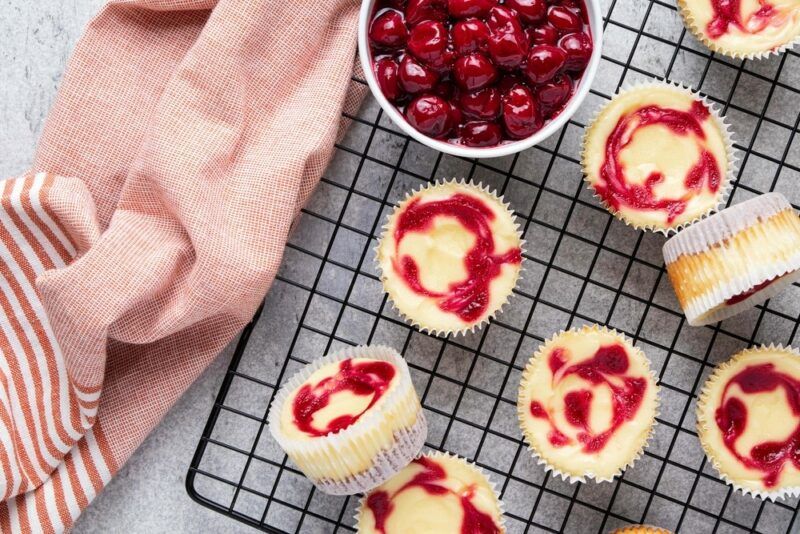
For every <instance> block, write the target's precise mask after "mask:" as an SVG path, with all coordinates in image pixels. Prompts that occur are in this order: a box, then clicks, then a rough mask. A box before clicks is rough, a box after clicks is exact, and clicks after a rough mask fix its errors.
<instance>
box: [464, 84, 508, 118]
mask: <svg viewBox="0 0 800 534" xmlns="http://www.w3.org/2000/svg"><path fill="white" fill-rule="evenodd" d="M458 103H459V105H460V106H461V109H462V110H463V111H464V113H465V114H466V115H468V116H470V117H474V118H476V119H485V120H492V119H495V118H497V116H498V115H499V114H500V91H498V90H497V89H496V88H494V87H487V88H485V89H481V90H480V91H474V92H472V93H462V94H461V97H460V98H459V100H458Z"/></svg>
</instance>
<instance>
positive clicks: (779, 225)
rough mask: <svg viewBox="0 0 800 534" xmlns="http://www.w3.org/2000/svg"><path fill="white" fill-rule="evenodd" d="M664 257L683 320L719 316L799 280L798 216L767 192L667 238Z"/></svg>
mask: <svg viewBox="0 0 800 534" xmlns="http://www.w3.org/2000/svg"><path fill="white" fill-rule="evenodd" d="M664 261H665V262H666V265H667V273H668V274H669V279H670V281H671V282H672V287H673V289H674V290H675V295H676V296H677V297H678V302H679V303H680V305H681V308H682V309H683V312H684V313H685V314H686V319H687V321H688V322H689V324H690V325H693V326H700V325H705V324H711V323H715V322H717V321H722V320H723V319H727V318H729V317H733V316H734V315H736V314H738V313H740V312H742V311H744V310H746V309H749V308H751V307H753V306H755V305H757V304H760V303H762V302H764V301H765V300H767V299H768V298H770V297H772V296H774V295H775V294H777V293H778V292H779V291H781V290H782V289H783V288H785V287H786V286H788V285H790V284H791V283H793V282H794V281H796V280H798V279H800V218H799V217H798V216H797V214H796V213H795V211H794V209H793V208H792V205H791V204H789V202H788V201H787V200H786V199H785V198H784V197H783V196H782V195H781V194H780V193H767V194H765V195H761V196H758V197H755V198H752V199H750V200H748V201H745V202H742V203H740V204H736V205H735V206H732V207H730V208H728V209H725V210H722V211H721V212H719V213H717V214H715V215H712V216H711V217H709V218H707V219H705V220H703V221H700V222H698V223H697V224H694V225H692V226H690V227H689V228H686V229H685V230H683V231H682V232H680V233H679V234H678V235H676V236H674V237H672V238H671V239H670V240H669V241H667V242H666V243H665V244H664Z"/></svg>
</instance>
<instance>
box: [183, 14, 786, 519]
mask: <svg viewBox="0 0 800 534" xmlns="http://www.w3.org/2000/svg"><path fill="white" fill-rule="evenodd" d="M603 3H604V11H605V13H606V17H605V47H604V51H603V60H602V64H601V66H600V69H599V72H598V76H597V79H596V81H595V83H594V85H593V88H592V92H591V94H590V96H589V97H588V99H587V100H586V102H585V104H584V105H583V107H582V109H581V111H579V113H578V114H577V115H576V116H575V117H574V118H573V120H571V121H570V122H569V123H568V124H567V125H566V126H565V127H564V128H563V129H562V130H561V131H559V132H558V133H557V134H556V135H553V136H552V137H551V138H550V139H549V140H548V141H547V142H545V143H544V144H543V145H542V146H538V147H535V148H533V149H530V150H527V151H525V152H524V153H522V154H517V155H515V156H513V157H506V158H500V159H493V160H479V161H473V160H464V159H459V158H454V157H450V156H446V155H443V154H440V153H437V152H434V151H431V150H429V149H427V148H425V147H423V146H422V145H419V144H417V143H415V142H413V141H412V140H410V139H409V138H408V137H406V136H404V135H402V133H401V132H400V131H399V130H398V129H397V128H396V127H395V126H394V125H393V124H391V122H390V121H389V120H388V118H387V117H385V116H384V115H383V113H382V112H381V111H380V109H379V107H378V106H377V104H376V103H375V101H374V100H372V99H368V100H367V102H365V104H364V106H363V107H362V109H361V111H360V112H359V115H358V116H355V117H351V118H352V120H353V124H352V126H351V128H350V130H349V133H348V135H347V136H346V138H345V139H344V140H343V141H342V143H340V144H339V145H338V146H337V153H336V156H335V158H334V161H333V163H332V164H331V166H330V168H329V169H328V170H327V172H326V174H325V177H324V178H323V180H322V183H321V185H320V187H319V190H318V191H317V192H316V194H315V196H314V198H313V199H312V201H311V202H310V204H309V205H308V206H307V207H306V209H305V210H304V216H303V217H301V219H300V222H299V223H298V227H297V228H296V229H295V231H294V232H293V234H292V236H291V239H290V243H289V245H288V248H287V250H286V256H285V259H284V262H283V265H282V268H281V270H280V273H279V276H278V277H277V280H276V282H275V285H274V286H273V288H272V290H271V291H270V294H269V295H268V297H267V299H266V301H265V303H264V305H263V306H262V309H260V310H259V312H258V313H257V314H256V316H255V317H254V319H253V322H252V323H251V324H250V325H249V326H248V327H247V328H246V329H245V330H244V332H243V334H242V337H241V340H240V342H239V345H238V347H237V350H236V353H235V355H234V357H233V360H232V361H231V364H230V368H229V370H228V372H227V375H226V376H225V379H224V381H223V384H222V387H221V389H220V391H219V394H218V396H217V398H216V402H215V403H214V407H213V409H212V411H211V415H210V417H209V420H208V423H207V425H206V427H205V430H204V431H203V435H202V437H201V438H200V442H199V444H198V447H197V451H196V453H195V455H194V458H193V459H192V462H191V467H190V469H189V473H188V476H187V489H188V491H189V494H190V495H191V497H192V498H193V499H195V500H196V501H198V502H200V503H201V504H203V505H205V506H207V507H209V508H212V509H214V510H217V511H219V512H221V513H223V514H226V515H229V516H231V517H233V518H235V519H237V520H239V521H241V522H243V523H246V524H248V525H251V526H253V527H256V528H260V529H262V530H265V531H267V532H302V533H311V532H352V531H353V530H354V529H353V523H354V521H353V514H354V512H355V508H356V505H357V497H349V498H347V497H331V496H327V495H324V494H322V493H320V492H318V491H315V490H314V489H313V487H312V486H311V484H310V483H309V482H308V481H307V480H306V479H305V478H304V477H303V476H302V475H301V474H300V472H299V471H298V470H297V469H296V467H295V466H293V465H292V464H291V462H289V461H287V459H286V457H285V456H284V455H283V453H282V452H281V451H280V449H279V448H278V447H277V445H276V444H275V443H274V442H273V440H272V438H271V436H270V435H269V432H268V430H267V428H266V415H267V407H268V405H269V402H270V400H271V398H272V395H273V393H274V392H275V389H276V385H279V384H281V383H282V382H283V381H284V380H285V379H286V378H288V377H289V376H291V375H292V374H293V373H294V372H295V370H297V369H298V368H299V367H300V366H302V365H303V364H304V363H306V362H308V361H309V360H312V359H314V358H317V357H319V356H321V355H323V354H326V353H327V352H329V351H332V350H336V349H338V348H340V347H342V346H345V345H354V344H369V343H372V344H377V343H384V344H388V345H391V346H393V347H395V348H397V349H399V350H401V351H402V352H403V353H404V355H405V356H406V358H407V360H408V362H409V365H410V367H411V370H412V376H413V379H414V383H415V385H416V387H417V389H418V392H419V395H420V398H421V399H422V403H423V406H424V408H425V412H426V416H427V418H428V421H429V426H430V432H429V435H428V441H427V446H428V447H430V448H432V449H446V450H449V451H451V452H453V453H457V454H460V455H462V456H465V457H467V458H469V459H470V460H473V461H476V462H477V463H478V464H479V465H480V466H481V467H483V468H484V469H485V470H486V471H487V472H488V473H489V474H490V476H491V478H492V479H493V480H494V481H496V482H497V484H498V488H499V489H500V490H501V492H502V499H503V501H504V503H505V508H506V525H507V528H508V531H509V532H510V533H516V532H577V533H592V532H607V531H609V530H611V529H613V528H616V527H618V526H621V525H624V524H626V523H642V522H643V523H648V524H653V525H659V526H662V527H665V528H668V529H671V530H673V531H678V532H686V533H691V534H695V533H697V534H703V533H707V532H708V533H712V532H724V533H733V532H763V533H789V532H794V533H796V532H800V519H798V500H797V499H789V500H787V501H779V502H776V503H771V502H767V501H763V500H760V499H753V498H751V497H749V496H743V495H741V494H739V493H735V492H733V491H731V489H730V488H729V487H728V486H726V485H725V484H723V483H722V482H721V481H720V480H719V479H718V477H717V476H716V474H715V472H714V471H713V469H712V468H711V466H710V465H709V463H708V461H707V460H706V459H705V456H704V455H703V452H702V449H701V448H700V446H699V443H698V441H697V434H696V432H695V418H694V413H695V401H696V396H697V393H698V390H699V388H700V387H701V386H702V384H703V382H704V380H705V378H706V377H707V376H708V374H709V372H710V371H711V369H712V368H713V367H714V366H715V365H716V364H718V363H720V362H722V361H724V360H726V359H727V358H728V357H729V356H730V355H732V354H733V353H734V352H736V351H738V350H740V349H742V348H744V347H746V346H748V345H751V344H755V343H769V342H775V343H784V344H787V343H791V342H792V341H795V344H797V342H798V339H796V338H797V337H798V324H799V323H798V321H799V320H800V287H798V286H792V287H790V288H789V289H788V290H786V291H785V292H783V293H782V294H781V295H780V296H779V297H776V298H774V299H772V300H771V301H770V302H768V303H767V304H765V305H764V306H761V307H759V308H755V309H753V310H751V311H750V312H748V313H744V314H741V315H739V316H738V317H736V318H734V319H731V320H728V321H726V322H723V323H721V324H718V325H714V326H710V327H703V328H692V327H689V326H688V325H687V324H686V322H685V320H684V317H683V315H682V314H681V313H680V309H679V307H678V304H677V301H676V300H675V297H674V295H673V293H672V290H671V288H670V287H669V282H668V279H667V277H666V276H665V271H664V267H663V260H662V256H661V246H662V245H663V242H664V238H663V237H661V236H659V235H654V234H652V233H644V232H637V231H634V230H632V229H630V228H629V227H627V226H625V225H624V224H622V223H620V222H619V221H616V220H615V219H613V218H612V217H610V216H609V215H608V213H607V212H606V211H605V210H603V209H602V208H600V207H599V206H598V204H597V203H596V201H595V200H594V199H593V198H592V197H591V195H590V194H589V192H588V191H587V190H586V187H585V186H584V184H583V183H582V177H581V171H580V166H579V153H580V140H581V136H582V133H583V129H584V126H585V125H586V122H587V120H588V119H590V118H591V115H592V114H593V113H594V110H596V109H597V108H598V106H599V105H600V104H601V103H602V102H604V101H606V99H608V98H610V97H611V95H613V94H614V93H615V92H616V91H617V89H618V88H619V87H620V86H621V85H623V84H624V83H626V82H633V81H639V80H647V79H651V78H653V77H655V78H659V79H668V80H672V81H680V82H683V83H684V84H686V85H690V86H692V87H693V88H694V89H696V90H698V89H699V90H701V91H702V92H703V93H705V94H706V95H708V97H709V98H710V99H711V100H712V101H713V102H715V103H717V104H718V105H719V106H720V107H721V108H722V111H723V112H724V113H725V115H726V116H727V120H728V122H730V123H731V125H732V126H733V129H734V131H735V139H736V141H737V145H736V147H737V149H738V152H739V156H740V158H741V161H740V170H739V172H738V176H737V181H736V183H735V184H734V187H733V192H732V194H731V197H730V198H729V200H728V202H729V203H731V202H733V203H737V202H741V201H742V200H746V199H747V198H750V197H752V196H754V195H756V194H759V193H762V192H766V191H773V190H777V191H781V192H782V193H783V194H784V195H786V196H787V198H789V199H790V201H792V203H793V204H794V205H795V207H797V206H798V204H800V141H798V140H797V136H796V135H795V134H796V131H797V127H798V121H799V120H800V114H799V113H800V89H798V87H800V55H798V54H796V53H794V52H788V53H785V54H783V55H781V56H775V57H772V58H771V59H768V60H762V61H731V60H728V59H726V58H723V57H720V56H717V55H714V54H711V53H709V52H708V50H706V49H705V48H704V47H703V46H702V45H701V44H699V43H698V42H697V41H695V39H694V38H693V37H692V36H691V35H690V34H688V33H687V32H686V31H685V30H684V27H683V24H682V23H681V20H680V17H679V15H678V13H677V11H676V8H675V5H674V3H673V2H663V1H660V0H611V1H610V2H608V1H607V2H603ZM360 83H363V82H360ZM444 177H463V178H466V179H469V180H472V181H474V182H482V183H484V184H486V185H490V186H492V187H493V188H496V189H497V190H498V192H500V193H501V194H503V195H505V198H506V200H508V201H510V202H511V205H512V207H513V209H514V210H515V213H516V215H517V217H518V218H519V221H520V222H521V224H522V227H523V229H524V232H525V239H526V240H527V246H526V248H527V253H526V256H525V268H526V272H525V273H524V280H523V281H522V282H521V283H520V285H519V286H518V287H517V289H516V290H515V296H514V297H513V298H512V300H511V301H510V304H509V305H508V306H507V307H506V309H505V311H504V313H502V314H501V315H499V316H498V318H497V319H495V320H494V321H492V322H491V324H489V325H488V326H487V327H485V328H483V329H482V330H480V331H478V332H476V333H474V334H472V335H467V336H466V337H457V338H453V337H449V338H447V339H443V338H436V337H431V336H428V335H424V334H421V333H420V332H418V331H416V330H414V329H413V328H411V327H409V326H407V325H406V324H405V323H404V322H403V321H402V320H401V319H400V317H398V316H397V315H396V313H395V312H394V311H393V310H392V307H391V304H390V303H388V302H387V300H386V297H385V295H384V294H383V291H382V290H381V284H380V282H379V279H378V276H377V273H376V269H375V267H374V264H373V248H374V246H375V239H376V236H377V235H378V234H379V233H380V229H381V226H382V225H383V222H384V220H385V217H386V215H387V213H389V211H390V210H391V208H392V206H393V205H394V203H396V202H397V201H398V200H400V199H402V198H403V197H404V196H405V194H406V193H407V192H408V191H409V190H411V189H412V188H416V187H417V186H419V185H420V184H423V183H425V182H427V181H431V180H434V179H439V178H444ZM591 322H597V323H601V324H608V325H610V326H612V327H614V328H617V329H618V330H621V331H623V332H625V333H626V334H627V335H629V336H630V337H632V338H633V339H634V340H635V342H636V344H637V345H638V346H639V347H641V348H642V349H643V350H644V351H645V353H646V354H647V355H648V357H649V358H650V359H651V361H652V364H653V366H654V368H655V369H656V370H657V371H658V373H659V380H660V384H661V400H662V408H661V411H662V413H661V415H660V417H659V418H658V422H659V425H658V426H657V431H656V434H655V438H654V439H653V440H652V442H651V444H650V446H649V447H648V449H647V451H646V453H645V455H644V456H643V457H642V458H641V459H640V460H639V461H638V462H637V463H636V465H635V466H633V467H632V468H630V469H628V470H627V471H626V472H625V473H624V475H623V476H622V477H620V478H618V479H617V480H615V481H614V482H612V483H602V484H596V483H593V482H590V483H588V484H574V485H570V484H567V483H565V482H564V481H562V480H560V479H556V478H553V477H552V476H550V475H548V474H546V473H545V472H544V470H543V469H542V468H541V467H539V466H537V465H536V463H535V461H533V460H532V458H531V456H530V454H529V452H528V450H527V448H526V447H525V445H524V443H523V442H522V439H521V438H522V436H521V433H520V431H519V428H518V425H517V419H516V412H515V402H516V393H517V387H518V383H519V377H520V373H521V370H522V368H523V367H524V365H525V363H526V361H527V360H528V358H529V357H530V355H532V354H533V352H534V351H535V349H536V348H537V346H538V345H539V344H540V343H541V342H542V341H543V339H545V338H547V337H550V336H551V335H552V334H553V333H554V332H556V331H558V330H559V329H562V328H569V327H573V326H579V325H581V324H585V323H591Z"/></svg>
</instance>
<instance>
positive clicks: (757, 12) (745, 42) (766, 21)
mask: <svg viewBox="0 0 800 534" xmlns="http://www.w3.org/2000/svg"><path fill="white" fill-rule="evenodd" d="M682 4H683V7H684V9H685V10H686V11H687V12H688V13H689V14H690V15H691V17H692V19H693V20H694V26H695V27H696V31H698V32H700V33H701V36H702V37H703V38H704V39H706V40H707V41H708V42H709V44H711V45H712V46H714V47H715V48H719V49H720V50H722V51H723V52H725V51H730V52H738V53H742V54H749V53H756V52H766V51H770V50H773V49H775V48H779V47H781V46H783V45H785V44H788V43H790V42H792V41H794V40H795V39H796V38H797V37H798V35H800V0H682Z"/></svg>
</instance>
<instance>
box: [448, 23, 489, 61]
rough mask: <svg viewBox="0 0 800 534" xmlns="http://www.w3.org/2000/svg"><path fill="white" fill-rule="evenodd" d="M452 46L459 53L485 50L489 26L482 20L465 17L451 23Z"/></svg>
mask: <svg viewBox="0 0 800 534" xmlns="http://www.w3.org/2000/svg"><path fill="white" fill-rule="evenodd" d="M450 36H451V37H452V39H453V48H455V51H456V53H457V54H459V55H464V54H469V53H470V52H478V51H484V50H486V43H487V41H488V40H489V28H488V27H487V26H486V23H484V22H483V21H482V20H478V19H466V20H459V21H458V22H456V23H455V24H453V28H452V29H451V30H450Z"/></svg>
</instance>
